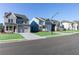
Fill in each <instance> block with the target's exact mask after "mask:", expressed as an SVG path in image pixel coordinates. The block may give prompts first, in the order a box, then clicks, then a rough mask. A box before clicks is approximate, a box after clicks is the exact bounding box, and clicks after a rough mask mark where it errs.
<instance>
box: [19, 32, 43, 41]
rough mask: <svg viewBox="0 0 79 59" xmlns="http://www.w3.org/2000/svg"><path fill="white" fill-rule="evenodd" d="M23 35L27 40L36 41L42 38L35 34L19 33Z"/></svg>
mask: <svg viewBox="0 0 79 59" xmlns="http://www.w3.org/2000/svg"><path fill="white" fill-rule="evenodd" d="M19 34H20V35H22V36H23V37H24V38H25V39H26V40H36V39H41V38H42V37H41V36H38V35H35V34H33V33H19Z"/></svg>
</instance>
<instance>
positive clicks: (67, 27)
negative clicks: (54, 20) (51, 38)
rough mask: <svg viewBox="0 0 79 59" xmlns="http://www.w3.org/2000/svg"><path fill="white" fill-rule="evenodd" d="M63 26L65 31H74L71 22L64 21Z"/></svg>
mask: <svg viewBox="0 0 79 59" xmlns="http://www.w3.org/2000/svg"><path fill="white" fill-rule="evenodd" d="M62 25H63V26H64V29H66V30H72V23H71V22H69V21H62Z"/></svg>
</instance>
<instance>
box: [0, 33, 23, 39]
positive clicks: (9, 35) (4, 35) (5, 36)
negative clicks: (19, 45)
mask: <svg viewBox="0 0 79 59" xmlns="http://www.w3.org/2000/svg"><path fill="white" fill-rule="evenodd" d="M13 39H16V40H19V39H23V37H22V36H21V35H20V34H17V33H16V34H15V33H1V34H0V40H13Z"/></svg>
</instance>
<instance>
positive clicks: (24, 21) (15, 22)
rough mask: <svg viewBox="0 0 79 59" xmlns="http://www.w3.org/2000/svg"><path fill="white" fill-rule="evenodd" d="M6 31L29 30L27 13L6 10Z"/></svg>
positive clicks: (21, 31) (19, 31) (18, 31)
mask: <svg viewBox="0 0 79 59" xmlns="http://www.w3.org/2000/svg"><path fill="white" fill-rule="evenodd" d="M4 31H5V32H16V33H24V32H29V19H28V18H27V17H26V16H25V15H21V14H16V13H11V12H5V13H4Z"/></svg>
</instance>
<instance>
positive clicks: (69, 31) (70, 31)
mask: <svg viewBox="0 0 79 59" xmlns="http://www.w3.org/2000/svg"><path fill="white" fill-rule="evenodd" d="M62 32H64V33H73V32H79V30H66V31H62Z"/></svg>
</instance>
